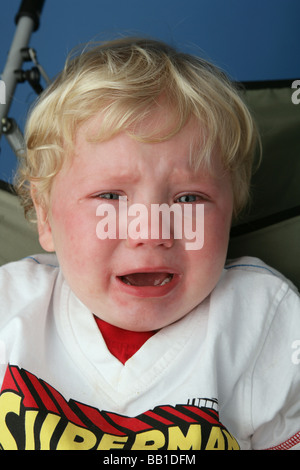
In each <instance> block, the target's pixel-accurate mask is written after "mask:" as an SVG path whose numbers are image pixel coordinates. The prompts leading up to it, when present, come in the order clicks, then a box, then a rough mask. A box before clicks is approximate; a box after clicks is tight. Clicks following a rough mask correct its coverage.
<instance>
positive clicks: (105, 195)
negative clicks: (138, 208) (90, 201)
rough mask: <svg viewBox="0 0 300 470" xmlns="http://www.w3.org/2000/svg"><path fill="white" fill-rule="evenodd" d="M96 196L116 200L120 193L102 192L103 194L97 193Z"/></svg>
mask: <svg viewBox="0 0 300 470" xmlns="http://www.w3.org/2000/svg"><path fill="white" fill-rule="evenodd" d="M98 197H99V198H100V199H108V200H118V199H119V197H120V195H119V194H116V193H103V194H99V195H98Z"/></svg>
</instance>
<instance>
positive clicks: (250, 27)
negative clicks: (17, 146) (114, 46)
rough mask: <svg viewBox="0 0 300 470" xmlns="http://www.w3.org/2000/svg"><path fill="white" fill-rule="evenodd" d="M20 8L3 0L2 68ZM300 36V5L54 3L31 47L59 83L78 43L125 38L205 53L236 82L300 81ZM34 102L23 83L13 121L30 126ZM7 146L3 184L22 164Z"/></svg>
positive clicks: (275, 1) (119, 0)
mask: <svg viewBox="0 0 300 470" xmlns="http://www.w3.org/2000/svg"><path fill="white" fill-rule="evenodd" d="M20 3H21V2H20V0H9V1H6V2H5V1H4V0H1V10H0V33H1V36H0V71H2V70H3V68H4V65H5V60H6V56H7V52H8V50H9V47H10V43H11V40H12V38H13V35H14V32H15V23H14V17H15V15H16V13H17V11H18V9H19V5H20ZM299 31H300V1H299V0H147V1H146V0H46V2H45V5H44V9H43V12H42V17H41V24H40V28H39V30H38V31H37V32H35V33H33V35H32V37H31V41H30V46H31V47H33V48H35V49H36V51H37V54H38V59H39V61H40V63H41V64H42V65H43V67H44V68H45V69H46V71H47V73H48V75H49V76H50V77H51V78H52V77H53V76H54V75H55V74H56V73H58V72H59V70H60V69H61V68H62V67H63V64H64V61H65V58H66V55H67V54H68V53H69V52H70V50H71V49H72V48H73V47H75V46H76V45H77V44H78V43H82V42H86V41H89V40H91V39H92V40H102V39H111V38H113V37H115V36H116V35H117V34H119V33H124V34H135V35H136V34H138V35H148V36H152V37H156V38H158V39H162V40H165V41H167V42H169V43H171V44H173V45H175V46H177V47H178V48H180V49H182V50H184V51H187V52H190V53H196V54H198V55H202V56H203V57H204V58H206V59H209V60H211V61H213V62H214V63H216V64H217V65H219V66H220V67H221V68H223V69H224V70H225V71H226V72H227V73H228V74H229V75H230V76H231V78H232V79H234V80H243V81H254V80H274V79H291V80H292V79H294V78H300V33H299ZM28 67H29V66H28ZM30 67H31V65H30ZM34 98H35V95H34V93H33V92H32V90H31V88H30V87H29V85H27V84H22V85H18V87H17V91H16V94H15V96H14V101H13V105H12V107H11V110H10V116H12V117H14V118H15V119H16V120H17V121H18V124H19V126H20V127H21V128H22V129H23V125H24V121H25V118H26V113H27V111H28V107H29V106H30V104H31V103H32V101H33V100H34ZM0 146H1V153H0V179H2V180H5V181H11V178H12V172H13V169H14V168H15V164H16V159H15V156H14V154H13V153H12V151H11V150H10V148H9V146H8V144H7V142H6V139H5V138H4V137H2V139H1V141H0Z"/></svg>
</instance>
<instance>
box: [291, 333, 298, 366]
mask: <svg viewBox="0 0 300 470" xmlns="http://www.w3.org/2000/svg"><path fill="white" fill-rule="evenodd" d="M292 349H295V351H294V352H293V354H292V363H293V364H295V365H298V364H300V339H296V340H295V341H293V343H292Z"/></svg>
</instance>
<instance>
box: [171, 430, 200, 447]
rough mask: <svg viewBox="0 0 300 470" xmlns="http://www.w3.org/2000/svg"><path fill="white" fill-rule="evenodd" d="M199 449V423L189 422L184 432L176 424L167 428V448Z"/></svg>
mask: <svg viewBox="0 0 300 470" xmlns="http://www.w3.org/2000/svg"><path fill="white" fill-rule="evenodd" d="M176 449H181V450H191V449H194V450H200V449H201V425H200V424H191V425H190V426H189V429H188V431H187V433H186V434H183V432H182V430H181V429H180V428H179V427H178V426H174V427H171V428H169V445H168V450H176Z"/></svg>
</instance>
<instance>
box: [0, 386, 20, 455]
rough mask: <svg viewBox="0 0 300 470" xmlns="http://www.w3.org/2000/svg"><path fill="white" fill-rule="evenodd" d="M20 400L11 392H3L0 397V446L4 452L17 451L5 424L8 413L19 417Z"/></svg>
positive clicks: (12, 437)
mask: <svg viewBox="0 0 300 470" xmlns="http://www.w3.org/2000/svg"><path fill="white" fill-rule="evenodd" d="M21 400H22V398H21V397H20V396H19V395H16V394H15V393H13V392H5V393H3V394H2V395H1V396H0V446H1V447H2V449H4V450H17V449H18V446H17V443H16V440H15V439H14V436H13V435H12V434H11V432H10V430H9V428H8V427H7V424H6V417H7V415H8V414H9V413H14V414H16V415H18V416H19V415H20V409H21Z"/></svg>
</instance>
